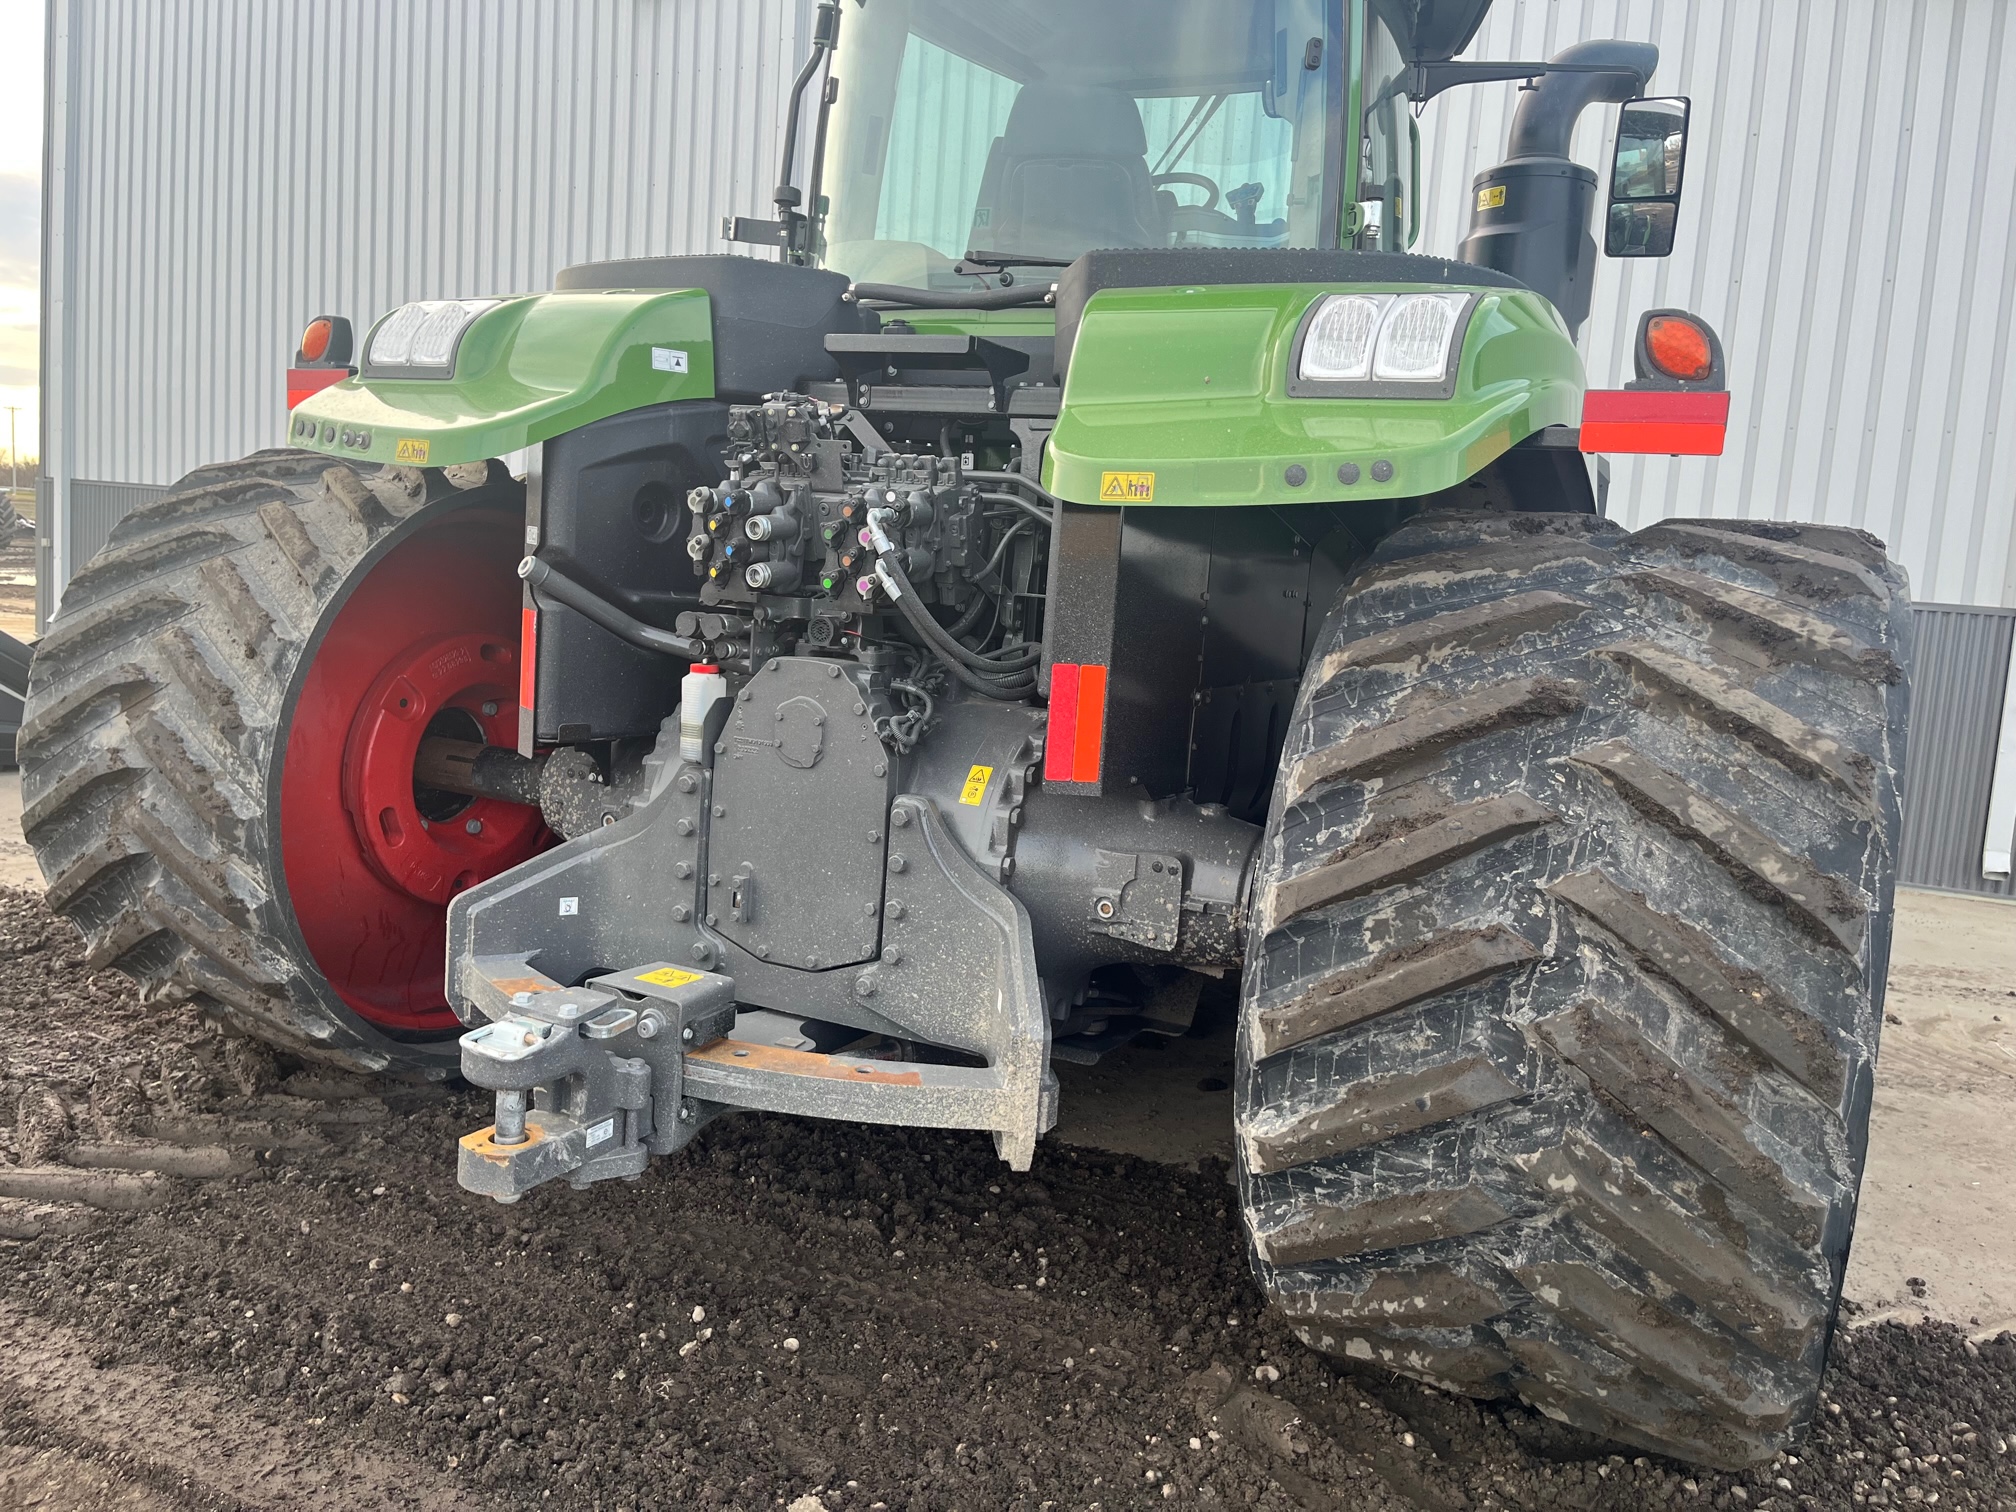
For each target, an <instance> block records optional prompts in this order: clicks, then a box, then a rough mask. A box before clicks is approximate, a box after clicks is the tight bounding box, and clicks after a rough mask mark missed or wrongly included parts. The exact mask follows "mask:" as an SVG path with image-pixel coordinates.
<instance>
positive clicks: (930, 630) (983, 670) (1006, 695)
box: [880, 557, 1041, 702]
mask: <svg viewBox="0 0 2016 1512" xmlns="http://www.w3.org/2000/svg"><path fill="white" fill-rule="evenodd" d="M880 568H881V569H882V570H886V571H887V573H888V575H889V581H890V583H891V584H893V585H894V587H895V590H896V591H895V593H894V595H893V597H894V599H895V602H896V611H897V613H899V614H901V615H902V616H903V618H904V619H905V620H906V621H908V622H909V625H910V628H911V629H913V630H915V631H916V632H917V634H918V635H920V636H922V637H923V638H924V646H925V649H926V650H928V651H930V652H932V653H933V654H934V655H935V656H936V657H937V658H938V660H939V662H940V663H941V664H943V666H944V667H945V669H946V671H948V672H950V673H951V674H952V675H953V676H954V677H956V678H958V679H959V681H960V682H962V683H964V684H965V685H966V686H967V687H969V688H971V689H973V691H974V692H976V693H984V694H986V695H987V696H988V697H989V698H998V699H1001V700H1003V701H1004V702H1019V701H1021V700H1022V699H1023V698H1026V697H1027V696H1028V695H1029V694H1030V693H1032V692H1034V691H1035V688H1036V674H1035V670H1034V666H1035V661H1034V659H1032V660H1031V662H1030V663H1029V664H1028V665H1026V666H1024V667H1020V668H1015V667H1003V666H999V665H989V666H981V667H975V666H973V665H972V663H973V662H974V661H976V660H980V659H981V658H978V657H976V656H975V655H974V653H973V652H971V651H968V650H967V649H966V648H965V647H964V646H962V645H960V644H959V643H958V642H957V641H955V640H953V639H952V637H951V636H949V635H947V634H946V633H945V627H944V626H943V625H941V624H939V623H938V621H936V620H934V619H933V618H931V616H930V614H929V613H928V612H927V611H926V610H925V608H924V606H923V604H921V603H919V602H918V600H917V593H916V590H915V589H913V588H912V587H911V586H910V580H909V579H908V578H906V577H905V576H904V575H903V569H902V568H900V567H898V566H896V565H895V564H894V563H893V562H891V561H890V560H889V558H887V557H884V558H882V560H881V563H880ZM1033 649H1034V648H1032V650H1033ZM1040 656H1041V652H1040V651H1038V652H1036V657H1037V658H1040ZM990 672H991V673H994V674H995V675H994V676H992V677H990V676H988V675H987V674H988V673H990Z"/></svg>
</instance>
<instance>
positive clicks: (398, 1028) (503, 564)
mask: <svg viewBox="0 0 2016 1512" xmlns="http://www.w3.org/2000/svg"><path fill="white" fill-rule="evenodd" d="M519 535H520V526H519V523H518V521H517V519H516V518H515V517H514V516H513V515H511V514H510V513H508V512H506V511H501V510H495V509H485V508H470V509H466V510H463V511H460V512H458V513H456V514H453V515H450V516H448V517H446V518H444V519H442V520H439V521H437V522H435V523H432V524H429V525H427V526H425V527H423V528H422V529H420V530H419V531H417V532H415V533H414V534H413V535H411V536H408V537H407V538H405V539H404V540H402V541H400V542H399V543H398V544H397V545H395V546H394V547H393V548H392V550H391V551H390V552H389V553H388V554H387V555H386V556H384V557H382V558H380V559H379V561H378V562H377V563H375V564H374V565H373V566H372V567H371V568H370V570H369V571H368V572H366V573H365V575H364V576H363V578H362V579H361V581H359V582H358V583H357V585H356V586H355V588H354V589H353V590H352V591H351V593H350V595H349V597H348V599H347V600H345V602H344V603H343V604H342V606H341V607H340V608H339V609H338V610H337V612H336V616H335V618H334V619H333V620H332V621H331V622H330V623H329V626H328V629H327V630H326V631H325V632H324V634H323V637H322V641H321V644H320V645H319V646H318V647H317V649H316V651H315V654H314V656H313V658H312V659H311V660H310V661H309V662H308V664H307V670H306V673H305V675H304V676H303V677H302V679H301V682H300V685H299V690H298V692H297V694H296V696H295V700H294V705H293V712H292V715H291V717H290V718H289V719H288V720H287V721H286V722H285V724H284V725H283V726H282V728H281V729H280V731H279V738H280V740H281V741H282V743H283V747H284V749H283V754H282V756H281V761H282V763H283V765H282V771H281V813H280V850H281V858H282V862H283V866H284V871H285V875H286V880H287V890H288V894H289V901H290V903H291V906H292V911H293V915H294V919H295V922H296V924H297V925H298V926H299V928H300V930H301V934H302V937H303V940H304V941H305V943H306V944H307V946H308V950H309V954H310V955H312V956H313V957H314V960H315V964H316V965H317V966H318V967H319V968H320V969H321V971H322V974H323V976H324V977H325V978H326V979H327V980H328V983H329V985H330V987H331V988H332V989H333V990H334V991H335V993H336V994H337V996H338V997H340V998H341V999H342V1000H343V1002H344V1003H345V1004H346V1005H348V1006H349V1008H350V1009H351V1010H352V1011H353V1012H355V1013H356V1014H357V1015H358V1016H359V1017H361V1018H364V1019H366V1020H368V1021H369V1022H371V1023H372V1024H374V1025H376V1026H377V1027H379V1028H380V1029H383V1030H389V1031H392V1032H394V1033H408V1034H416V1035H431V1034H440V1033H444V1032H448V1031H452V1030H454V1029H457V1028H459V1027H460V1024H459V1021H458V1020H457V1019H456V1017H455V1015H454V1013H453V1012H452V1011H451V1010H450V1009H449V1007H448V1001H447V994H446V992H445V990H444V983H443V971H444V960H445V956H446V950H447V908H448V903H449V900H450V899H452V898H453V897H454V896H455V895H456V894H457V893H459V892H462V891H465V890H466V889H468V888H470V887H473V886H474V885H475V884H477V883H478V882H482V881H485V880H487V879H488V878H490V877H494V876H496V875H497V874H498V873H499V872H502V871H506V870H508V869H509V868H511V867H513V866H516V865H517V864H519V863H520V862H521V861H525V860H528V859H529V858H531V857H532V856H534V855H536V854H538V852H539V851H541V850H543V849H545V848H546V846H548V845H550V844H551V843H552V836H551V834H550V833H549V832H548V831H547V829H546V826H545V823H544V821H543V820H542V819H541V817H540V815H539V813H538V811H537V810H536V809H532V808H528V807H525V806H523V805H519V804H512V803H505V802H503V801H501V800H498V799H494V798H474V799H471V798H465V797H463V796H461V795H456V794H446V793H439V792H432V791H430V790H428V789H426V788H423V787H418V786H416V784H415V781H414V763H415V760H416V758H417V757H418V755H419V751H420V743H421V741H422V740H423V739H425V738H426V737H427V735H428V734H429V733H430V732H431V733H433V734H436V735H443V734H445V735H451V736H453V737H454V738H457V739H465V740H479V739H480V740H482V741H485V742H487V743H490V744H495V745H510V744H514V743H515V741H516V738H517V728H516V727H517V713H518V694H517V689H518V671H519V668H518V659H519V653H518V618H519V609H520V603H519V587H518V581H517V577H516V575H515V574H514V572H513V567H514V566H515V564H516V562H517V560H518V554H519V550H520V543H519Z"/></svg>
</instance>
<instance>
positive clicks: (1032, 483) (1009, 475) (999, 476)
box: [960, 467, 1061, 509]
mask: <svg viewBox="0 0 2016 1512" xmlns="http://www.w3.org/2000/svg"><path fill="white" fill-rule="evenodd" d="M960 476H961V477H963V478H964V479H966V481H967V482H969V483H995V484H1000V485H1002V486H1005V487H1009V488H1021V489H1026V490H1028V491H1029V492H1030V493H1032V494H1034V495H1035V496H1036V497H1037V498H1039V499H1041V500H1042V501H1043V502H1044V503H1045V504H1047V505H1049V506H1050V508H1052V509H1055V508H1056V507H1057V505H1058V504H1059V503H1060V502H1061V501H1060V500H1059V499H1058V497H1057V495H1055V494H1053V493H1052V492H1050V490H1049V489H1047V488H1045V487H1044V486H1043V485H1042V484H1041V483H1038V482H1037V481H1036V480H1035V479H1034V478H1025V477H1023V476H1022V474H1020V473H1019V472H996V471H993V470H991V469H986V468H977V467H969V468H967V469H966V471H965V472H963V473H962V474H960Z"/></svg>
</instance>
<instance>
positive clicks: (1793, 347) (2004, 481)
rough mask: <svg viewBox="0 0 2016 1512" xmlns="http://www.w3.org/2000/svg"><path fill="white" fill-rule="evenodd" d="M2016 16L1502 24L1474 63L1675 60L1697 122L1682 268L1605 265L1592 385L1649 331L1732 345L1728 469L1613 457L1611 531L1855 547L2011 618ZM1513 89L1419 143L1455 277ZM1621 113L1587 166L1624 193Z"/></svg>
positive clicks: (1580, 17)
mask: <svg viewBox="0 0 2016 1512" xmlns="http://www.w3.org/2000/svg"><path fill="white" fill-rule="evenodd" d="M2012 32H2016V6H2012V5H2010V4H2009V3H2008V0H1774V3H1771V4H1760V3H1758V0H1497V4H1496V6H1495V7H1494V8H1493V10H1492V11H1491V13H1490V15H1489V16H1488V17H1487V18H1486V20H1485V23H1484V26H1483V29H1482V30H1481V31H1480V32H1479V34H1478V36H1477V39H1476V41H1475V42H1474V43H1473V44H1472V46H1471V49H1470V52H1469V53H1468V54H1467V56H1471V57H1477V58H1545V57H1548V56H1549V55H1551V54H1553V53H1555V52H1558V51H1559V50H1560V49H1561V48H1563V47H1565V46H1567V45H1568V44H1569V43H1571V42H1576V41H1580V40H1582V39H1584V38H1588V37H1626V38H1631V39H1634V40H1639V41H1651V42H1656V43H1657V44H1658V46H1659V50H1660V65H1659V72H1658V74H1657V76H1656V77H1655V78H1654V80H1653V85H1652V92H1653V93H1655V94H1685V95H1690V96H1692V98H1693V101H1694V117H1693V132H1692V139H1691V141H1690V143H1689V147H1688V160H1687V170H1686V172H1687V178H1686V184H1685V192H1686V196H1687V198H1686V204H1685V206H1684V207H1683V209H1682V211H1681V222H1680V235H1679V241H1678V244H1677V246H1676V249H1675V252H1674V255H1673V256H1672V257H1671V258H1670V259H1666V260H1663V261H1657V262H1625V261H1613V260H1611V259H1608V258H1604V259H1599V264H1600V266H1599V271H1598V275H1597V283H1596V290H1595V304H1594V308H1593V310H1592V313H1591V316H1590V319H1589V323H1588V325H1587V326H1586V327H1585V328H1584V331H1583V347H1584V351H1585V356H1586V360H1587V363H1588V367H1589V376H1590V382H1591V383H1592V384H1594V385H1597V386H1607V387H1616V386H1618V385H1620V384H1621V383H1623V382H1624V381H1625V380H1627V379H1629V377H1630V376H1631V361H1630V343H1631V340H1632V338H1633V335H1634V334H1635V331H1636V324H1635V320H1636V316H1637V314H1638V312H1640V311H1643V310H1646V309H1652V308H1657V307H1660V306H1670V305H1677V306H1681V307H1684V308H1687V309H1691V310H1694V311H1697V312H1698V313H1700V314H1701V315H1703V316H1705V317H1707V319H1708V320H1709V321H1710V322H1712V323H1713V324H1714V326H1715V327H1716V329H1717V330H1718V331H1719V332H1720V334H1721V336H1722V340H1723V343H1724V346H1725V347H1726V349H1727V352H1728V358H1729V368H1730V388H1731V390H1732V392H1733V395H1734V408H1733V410H1732V412H1731V414H1730V420H1729V446H1728V453H1727V455H1725V456H1723V457H1720V458H1714V459H1708V458H1686V459H1682V460H1672V459H1668V458H1664V457H1658V458H1645V459H1623V458H1620V459H1617V461H1616V462H1615V463H1613V468H1614V472H1613V478H1612V485H1611V493H1610V501H1611V512H1612V513H1613V514H1615V515H1616V516H1617V517H1618V518H1619V519H1620V520H1622V521H1624V522H1625V523H1626V524H1629V525H1631V526H1633V527H1636V526H1639V525H1644V524H1649V523H1650V522H1652V521H1653V520H1656V519H1660V518H1662V517H1666V516H1671V515H1723V516H1742V517H1746V518H1751V519H1773V518H1776V519H1805V520H1820V521H1826V522H1829V523H1833V524H1842V525H1855V526H1859V527H1861V528H1863V529H1865V530H1868V531H1870V532H1872V533H1873V534H1875V535H1877V536H1879V537H1881V538H1882V539H1883V540H1885V541H1886V542H1888V543H1889V545H1890V548H1891V552H1892V554H1893V555H1895V556H1896V557H1897V558H1898V559H1899V560H1900V561H1902V562H1903V563H1904V564H1905V566H1906V567H1907V568H1908V569H1909V571H1910V573H1911V580H1912V588H1913V592H1914V594H1915V596H1916V597H1917V598H1919V599H1921V600H1924V601H1937V602H1942V603H1956V604H1982V605H1998V606H2016V346H2012V344H2011V336H2012V334H2016V332H2012V317H2016V35H2012ZM1515 99H1516V86H1514V85H1510V84H1503V85H1484V86H1481V87H1476V88H1469V89H1462V90H1455V91H1452V92H1450V93H1449V94H1446V95H1443V96H1441V97H1440V98H1438V99H1436V100H1434V101H1432V102H1430V104H1429V105H1428V106H1427V109H1426V112H1425V114H1424V116H1423V119H1422V129H1423V137H1424V147H1425V150H1426V153H1427V157H1428V168H1429V171H1428V176H1427V177H1426V179H1425V180H1424V182H1423V184H1422V200H1423V205H1424V212H1425V217H1426V219H1425V224H1424V228H1423V236H1422V245H1421V247H1420V250H1422V251H1428V252H1435V253H1439V254H1441V255H1444V256H1449V255H1453V253H1454V251H1455V248H1456V244H1457V243H1458V242H1459V241H1460V240H1461V239H1462V236H1463V232H1464V230H1465V226H1466V223H1467V219H1468V202H1469V192H1468V191H1469V186H1470V180H1471V177H1472V176H1473V175H1474V174H1475V173H1476V172H1478V171H1479V170H1481V169H1483V168H1486V167H1489V166H1490V165H1492V164H1493V163H1495V162H1497V161H1498V160H1499V159H1500V158H1501V157H1502V156H1503V154H1504V148H1505V138H1506V131H1507V128H1508V127H1509V125H1510V123H1511V112H1512V107H1513V102H1514V100H1515ZM1616 115H1617V112H1616V111H1615V110H1601V111H1591V112H1590V113H1589V115H1588V116H1586V117H1585V118H1584V121H1583V124H1582V127H1581V128H1580V130H1579V131H1578V133H1577V136H1576V142H1575V158H1576V160H1577V161H1578V162H1583V163H1588V164H1591V165H1599V164H1600V165H1602V171H1603V173H1604V183H1605V184H1606V185H1607V183H1608V162H1609V149H1610V141H1609V136H1608V133H1609V132H1610V131H1611V130H1612V129H1614V126H1615V121H1616Z"/></svg>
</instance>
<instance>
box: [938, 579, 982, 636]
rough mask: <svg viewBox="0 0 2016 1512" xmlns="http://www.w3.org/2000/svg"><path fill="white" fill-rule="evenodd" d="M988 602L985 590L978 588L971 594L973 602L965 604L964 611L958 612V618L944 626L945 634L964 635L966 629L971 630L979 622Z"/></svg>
mask: <svg viewBox="0 0 2016 1512" xmlns="http://www.w3.org/2000/svg"><path fill="white" fill-rule="evenodd" d="M990 602H991V600H990V599H989V597H988V594H987V590H986V589H984V588H981V589H979V590H978V591H977V592H975V593H974V595H973V602H972V603H970V604H968V605H967V606H966V608H965V611H964V612H963V613H961V614H960V616H959V618H957V619H955V620H954V621H952V623H951V624H949V625H947V626H946V627H945V633H946V634H947V635H964V634H965V633H966V632H967V631H968V630H971V629H972V628H973V627H974V626H975V625H977V624H979V623H980V616H981V615H983V614H985V613H986V612H987V605H988V604H989V603H990Z"/></svg>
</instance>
